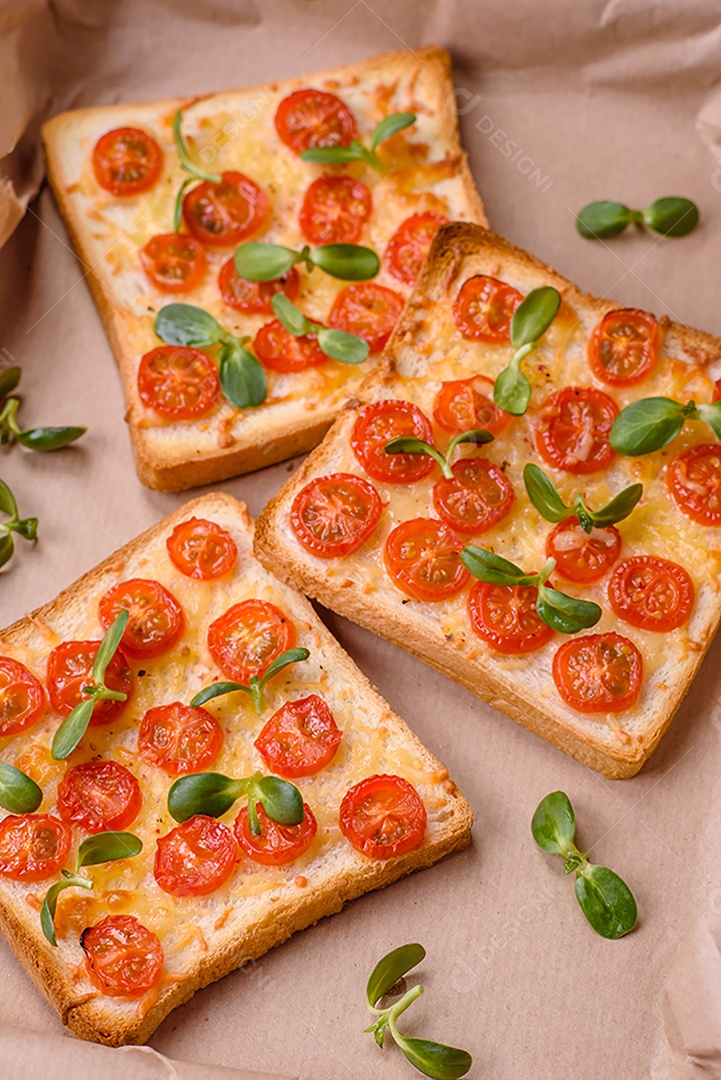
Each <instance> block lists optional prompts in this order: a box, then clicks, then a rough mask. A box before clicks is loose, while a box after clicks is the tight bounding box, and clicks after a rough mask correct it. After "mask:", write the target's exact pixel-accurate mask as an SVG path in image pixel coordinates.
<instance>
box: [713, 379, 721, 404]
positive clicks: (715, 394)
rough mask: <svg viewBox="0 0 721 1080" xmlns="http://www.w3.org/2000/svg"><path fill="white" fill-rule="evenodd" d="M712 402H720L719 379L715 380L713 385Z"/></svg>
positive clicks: (720, 388) (720, 384)
mask: <svg viewBox="0 0 721 1080" xmlns="http://www.w3.org/2000/svg"><path fill="white" fill-rule="evenodd" d="M713 400H714V401H721V379H717V380H716V382H715V383H714V384H713Z"/></svg>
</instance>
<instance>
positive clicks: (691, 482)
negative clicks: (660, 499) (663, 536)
mask: <svg viewBox="0 0 721 1080" xmlns="http://www.w3.org/2000/svg"><path fill="white" fill-rule="evenodd" d="M666 484H667V486H668V490H669V491H670V493H671V495H672V497H673V500H674V502H675V503H676V505H677V506H678V508H679V510H681V511H683V513H684V514H685V515H686V517H690V518H691V520H692V521H696V522H698V524H699V525H718V523H719V522H720V521H721V446H719V444H718V443H711V444H708V445H706V444H704V445H703V446H692V447H691V448H690V449H689V450H685V451H684V452H683V454H680V455H679V456H678V457H677V458H674V459H673V461H672V462H671V463H670V464H669V466H668V469H667V471H666Z"/></svg>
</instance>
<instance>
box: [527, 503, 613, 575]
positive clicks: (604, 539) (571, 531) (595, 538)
mask: <svg viewBox="0 0 721 1080" xmlns="http://www.w3.org/2000/svg"><path fill="white" fill-rule="evenodd" d="M620 551H621V534H620V532H619V531H618V529H616V528H614V526H613V525H608V526H606V527H605V528H603V529H594V530H593V531H592V532H590V533H587V532H585V530H584V529H582V528H581V524H580V522H579V520H578V518H577V517H570V518H566V520H565V521H559V523H558V525H556V527H555V528H554V529H552V530H551V532H550V533H549V534H548V536H547V537H546V555H547V556H548V558H549V559H555V560H556V572H557V573H559V574H560V575H561V577H565V578H568V580H569V581H577V582H578V583H579V584H588V583H589V582H591V581H598V580H599V578H602V577H603V575H604V574H605V573H606V572H607V571H608V570H610V569H611V567H612V566H613V564H614V563H615V561H616V559H617V558H618V556H619V553H620Z"/></svg>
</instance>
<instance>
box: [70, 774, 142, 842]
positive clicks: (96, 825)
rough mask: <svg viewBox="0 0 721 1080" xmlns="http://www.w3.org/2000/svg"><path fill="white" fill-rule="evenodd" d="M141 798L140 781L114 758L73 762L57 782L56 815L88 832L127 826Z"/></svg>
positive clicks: (133, 817) (138, 808)
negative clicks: (78, 763)
mask: <svg viewBox="0 0 721 1080" xmlns="http://www.w3.org/2000/svg"><path fill="white" fill-rule="evenodd" d="M142 801H143V799H142V795H141V794H140V784H139V783H138V781H137V780H136V779H135V777H134V776H133V774H132V773H131V772H130V770H129V769H126V768H125V766H124V765H121V764H120V762H118V761H85V762H83V764H82V765H73V767H72V768H71V769H68V771H67V772H66V773H65V775H64V776H63V777H62V779H61V781H60V783H59V784H58V794H57V804H58V813H59V814H60V817H61V818H62V819H63V821H68V822H70V824H71V825H77V826H78V827H79V828H81V829H85V830H86V831H87V832H91V833H99V832H105V831H106V830H108V829H111V830H118V831H120V832H122V831H123V830H124V829H127V827H128V825H131V824H132V823H133V822H134V821H135V819H136V817H137V816H138V813H139V811H140V806H141V804H142Z"/></svg>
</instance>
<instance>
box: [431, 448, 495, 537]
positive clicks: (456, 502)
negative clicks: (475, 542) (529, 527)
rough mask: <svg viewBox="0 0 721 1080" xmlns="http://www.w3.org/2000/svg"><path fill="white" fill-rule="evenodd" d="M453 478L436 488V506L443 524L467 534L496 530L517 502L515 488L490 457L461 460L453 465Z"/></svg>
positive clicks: (434, 501) (445, 479)
mask: <svg viewBox="0 0 721 1080" xmlns="http://www.w3.org/2000/svg"><path fill="white" fill-rule="evenodd" d="M451 468H452V472H453V479H452V480H448V479H447V478H446V477H445V476H441V477H440V478H439V479H438V480H436V482H435V484H434V485H433V505H434V507H435V510H436V513H437V514H438V517H439V518H440V519H441V521H444V522H445V523H446V525H448V526H450V528H451V529H457V530H458V531H459V532H463V533H482V532H485V531H486V530H487V529H492V528H493V526H494V525H497V524H498V522H499V521H501V520H502V519H503V518H504V517H505V516H506V514H508V513H509V511H510V509H511V507H512V506H513V502H514V498H515V496H514V494H513V486H512V484H511V481H510V480H509V479H508V477H507V476H506V474H505V473H504V471H503V469H502V468H501V467H500V465H496V463H495V462H493V461H489V460H488V459H487V458H461V459H460V461H456V462H455V464H454V465H452V466H451Z"/></svg>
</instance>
